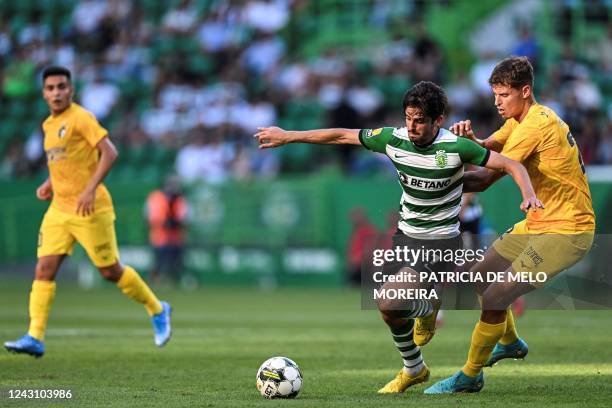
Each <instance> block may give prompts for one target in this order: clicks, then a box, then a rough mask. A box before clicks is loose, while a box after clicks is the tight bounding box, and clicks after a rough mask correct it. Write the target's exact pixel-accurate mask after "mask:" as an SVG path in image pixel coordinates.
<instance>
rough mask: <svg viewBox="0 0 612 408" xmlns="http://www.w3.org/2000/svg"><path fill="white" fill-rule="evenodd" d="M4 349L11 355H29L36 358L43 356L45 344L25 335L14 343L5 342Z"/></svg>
mask: <svg viewBox="0 0 612 408" xmlns="http://www.w3.org/2000/svg"><path fill="white" fill-rule="evenodd" d="M4 348H6V349H7V350H8V351H11V352H13V353H20V354H29V355H31V356H34V357H36V358H39V357H42V356H43V354H45V343H43V342H42V341H40V340H38V339H35V338H34V337H32V336H30V335H29V334H26V335H25V336H22V337H20V338H19V339H17V340H15V341H7V342H5V343H4Z"/></svg>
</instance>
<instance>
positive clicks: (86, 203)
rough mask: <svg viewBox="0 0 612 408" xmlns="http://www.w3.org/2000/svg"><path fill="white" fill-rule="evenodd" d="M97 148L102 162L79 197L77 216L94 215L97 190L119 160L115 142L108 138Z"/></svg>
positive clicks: (99, 143) (101, 141)
mask: <svg viewBox="0 0 612 408" xmlns="http://www.w3.org/2000/svg"><path fill="white" fill-rule="evenodd" d="M96 148H97V149H98V150H99V151H100V161H99V162H98V167H97V168H96V171H95V172H94V174H93V176H91V179H89V182H88V183H87V186H86V187H85V190H83V192H82V193H81V195H80V196H79V201H78V202H77V214H81V215H83V216H87V215H90V214H93V212H94V203H95V201H96V188H97V187H98V185H99V184H100V183H101V182H102V180H104V177H106V175H107V174H108V172H109V171H110V169H111V167H113V163H114V162H115V160H116V159H117V156H118V153H117V149H116V148H115V145H114V144H113V142H111V141H110V139H109V138H108V137H105V138H103V139H102V140H100V141H99V142H98V144H97V145H96Z"/></svg>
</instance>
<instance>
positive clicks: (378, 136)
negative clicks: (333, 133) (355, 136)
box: [359, 127, 395, 153]
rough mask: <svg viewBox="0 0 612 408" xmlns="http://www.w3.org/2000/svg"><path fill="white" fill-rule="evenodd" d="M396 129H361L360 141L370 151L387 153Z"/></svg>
mask: <svg viewBox="0 0 612 408" xmlns="http://www.w3.org/2000/svg"><path fill="white" fill-rule="evenodd" d="M394 130H395V128H392V127H385V128H378V129H361V130H360V131H359V141H360V142H361V144H362V145H363V146H364V147H365V148H366V149H369V150H372V151H375V152H378V153H385V151H386V147H387V144H388V143H389V141H390V140H391V139H392V138H393V131H394Z"/></svg>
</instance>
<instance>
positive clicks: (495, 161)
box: [485, 152, 544, 212]
mask: <svg viewBox="0 0 612 408" xmlns="http://www.w3.org/2000/svg"><path fill="white" fill-rule="evenodd" d="M485 167H487V168H488V169H493V170H500V171H503V172H504V173H507V174H510V176H512V178H513V179H514V182H515V183H516V184H517V185H518V187H519V189H520V190H521V195H522V196H523V202H522V203H521V205H520V207H521V211H523V212H527V211H529V209H531V210H533V211H537V210H538V208H544V204H542V202H541V201H540V200H539V199H538V198H537V197H536V194H535V191H534V190H533V186H532V185H531V180H530V179H529V174H528V173H527V169H525V166H523V165H522V164H521V163H519V162H517V161H514V160H512V159H509V158H507V157H505V156H502V155H501V154H499V153H496V152H491V156H490V157H489V160H488V161H487V164H486V165H485Z"/></svg>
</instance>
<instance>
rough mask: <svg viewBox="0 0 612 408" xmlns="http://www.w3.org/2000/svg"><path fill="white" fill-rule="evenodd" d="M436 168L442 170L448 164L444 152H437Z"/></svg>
mask: <svg viewBox="0 0 612 408" xmlns="http://www.w3.org/2000/svg"><path fill="white" fill-rule="evenodd" d="M435 159H436V166H438V167H440V168H441V169H443V168H444V167H446V165H447V164H448V156H447V155H446V150H437V151H436V155H435Z"/></svg>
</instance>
